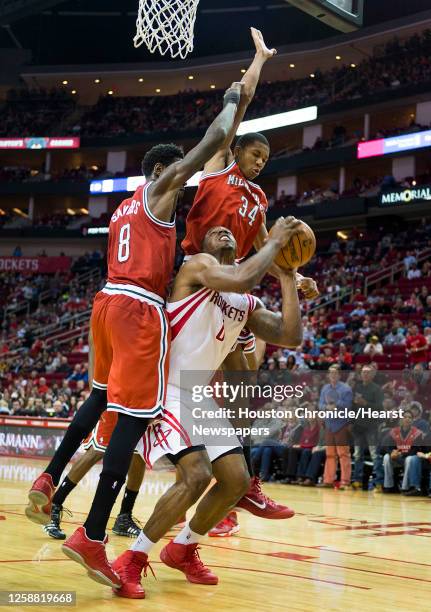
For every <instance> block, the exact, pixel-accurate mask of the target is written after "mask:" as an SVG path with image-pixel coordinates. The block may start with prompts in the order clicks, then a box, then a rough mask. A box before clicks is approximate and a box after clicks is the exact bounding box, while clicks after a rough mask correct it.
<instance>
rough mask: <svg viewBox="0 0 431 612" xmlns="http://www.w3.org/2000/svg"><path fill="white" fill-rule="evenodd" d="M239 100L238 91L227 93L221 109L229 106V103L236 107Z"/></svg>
mask: <svg viewBox="0 0 431 612" xmlns="http://www.w3.org/2000/svg"><path fill="white" fill-rule="evenodd" d="M240 98H241V94H240V93H239V91H228V92H227V93H226V94H225V96H224V98H223V108H224V107H225V106H227V105H228V104H229V102H233V103H234V104H236V105H237V106H238V104H239V101H240Z"/></svg>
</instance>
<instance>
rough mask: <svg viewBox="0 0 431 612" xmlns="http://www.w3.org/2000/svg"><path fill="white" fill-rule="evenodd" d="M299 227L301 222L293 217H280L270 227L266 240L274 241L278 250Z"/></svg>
mask: <svg viewBox="0 0 431 612" xmlns="http://www.w3.org/2000/svg"><path fill="white" fill-rule="evenodd" d="M300 225H301V221H299V220H298V219H295V217H286V218H284V217H280V218H279V219H277V221H276V222H275V223H274V225H273V226H272V227H271V229H270V231H269V234H268V240H276V241H277V242H278V243H279V245H280V248H282V247H284V246H285V245H286V244H287V243H288V242H289V240H290V239H291V238H292V236H293V235H294V234H295V232H296V231H297V230H298V228H299V226H300Z"/></svg>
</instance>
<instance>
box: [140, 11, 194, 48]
mask: <svg viewBox="0 0 431 612" xmlns="http://www.w3.org/2000/svg"><path fill="white" fill-rule="evenodd" d="M198 4H199V0H139V12H138V19H137V20H136V36H135V38H134V39H133V42H134V43H135V47H139V46H140V45H142V43H145V44H146V45H147V47H148V49H149V50H150V51H151V53H154V52H155V51H159V52H160V53H161V55H165V54H166V53H167V52H168V51H169V52H170V54H171V57H178V56H179V57H181V58H182V59H184V58H185V57H186V55H187V54H188V53H191V52H192V51H193V36H194V34H193V31H194V26H195V21H196V10H197V7H198Z"/></svg>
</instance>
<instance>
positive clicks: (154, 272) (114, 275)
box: [108, 183, 176, 299]
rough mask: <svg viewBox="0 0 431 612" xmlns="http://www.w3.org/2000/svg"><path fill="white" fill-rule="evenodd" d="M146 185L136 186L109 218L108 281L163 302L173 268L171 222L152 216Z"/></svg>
mask: <svg viewBox="0 0 431 612" xmlns="http://www.w3.org/2000/svg"><path fill="white" fill-rule="evenodd" d="M150 185H151V183H147V184H146V185H145V186H141V187H138V189H137V191H136V192H135V194H134V195H133V197H131V198H128V199H126V200H124V201H123V202H122V203H121V204H120V206H119V207H118V208H117V210H116V211H115V212H114V214H113V215H112V217H111V222H110V224H109V243H108V281H109V282H110V283H114V284H123V285H137V286H138V287H142V288H143V289H146V290H147V291H150V292H152V293H154V294H156V295H158V296H160V297H161V298H163V299H165V298H166V292H167V287H168V284H169V282H170V279H171V276H172V271H173V268H174V260H175V241H176V230H175V220H174V221H172V222H165V221H160V220H159V219H157V218H156V217H155V216H154V215H153V214H152V212H151V210H150V208H149V206H148V201H147V193H148V188H149V186H150Z"/></svg>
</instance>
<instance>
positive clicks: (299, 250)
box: [274, 221, 316, 269]
mask: <svg viewBox="0 0 431 612" xmlns="http://www.w3.org/2000/svg"><path fill="white" fill-rule="evenodd" d="M315 251H316V237H315V235H314V232H313V230H312V229H311V227H310V226H309V225H307V224H306V223H304V221H301V225H300V228H299V229H298V231H297V232H296V233H295V235H294V236H292V238H291V239H290V240H289V242H288V243H287V244H286V245H285V246H284V247H283V248H282V249H280V252H279V253H278V255H277V257H276V258H275V260H274V262H275V263H276V264H277V265H278V266H280V268H283V269H291V268H300V267H301V266H305V264H307V263H308V262H309V261H310V259H311V258H312V257H313V255H314V253H315Z"/></svg>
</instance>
